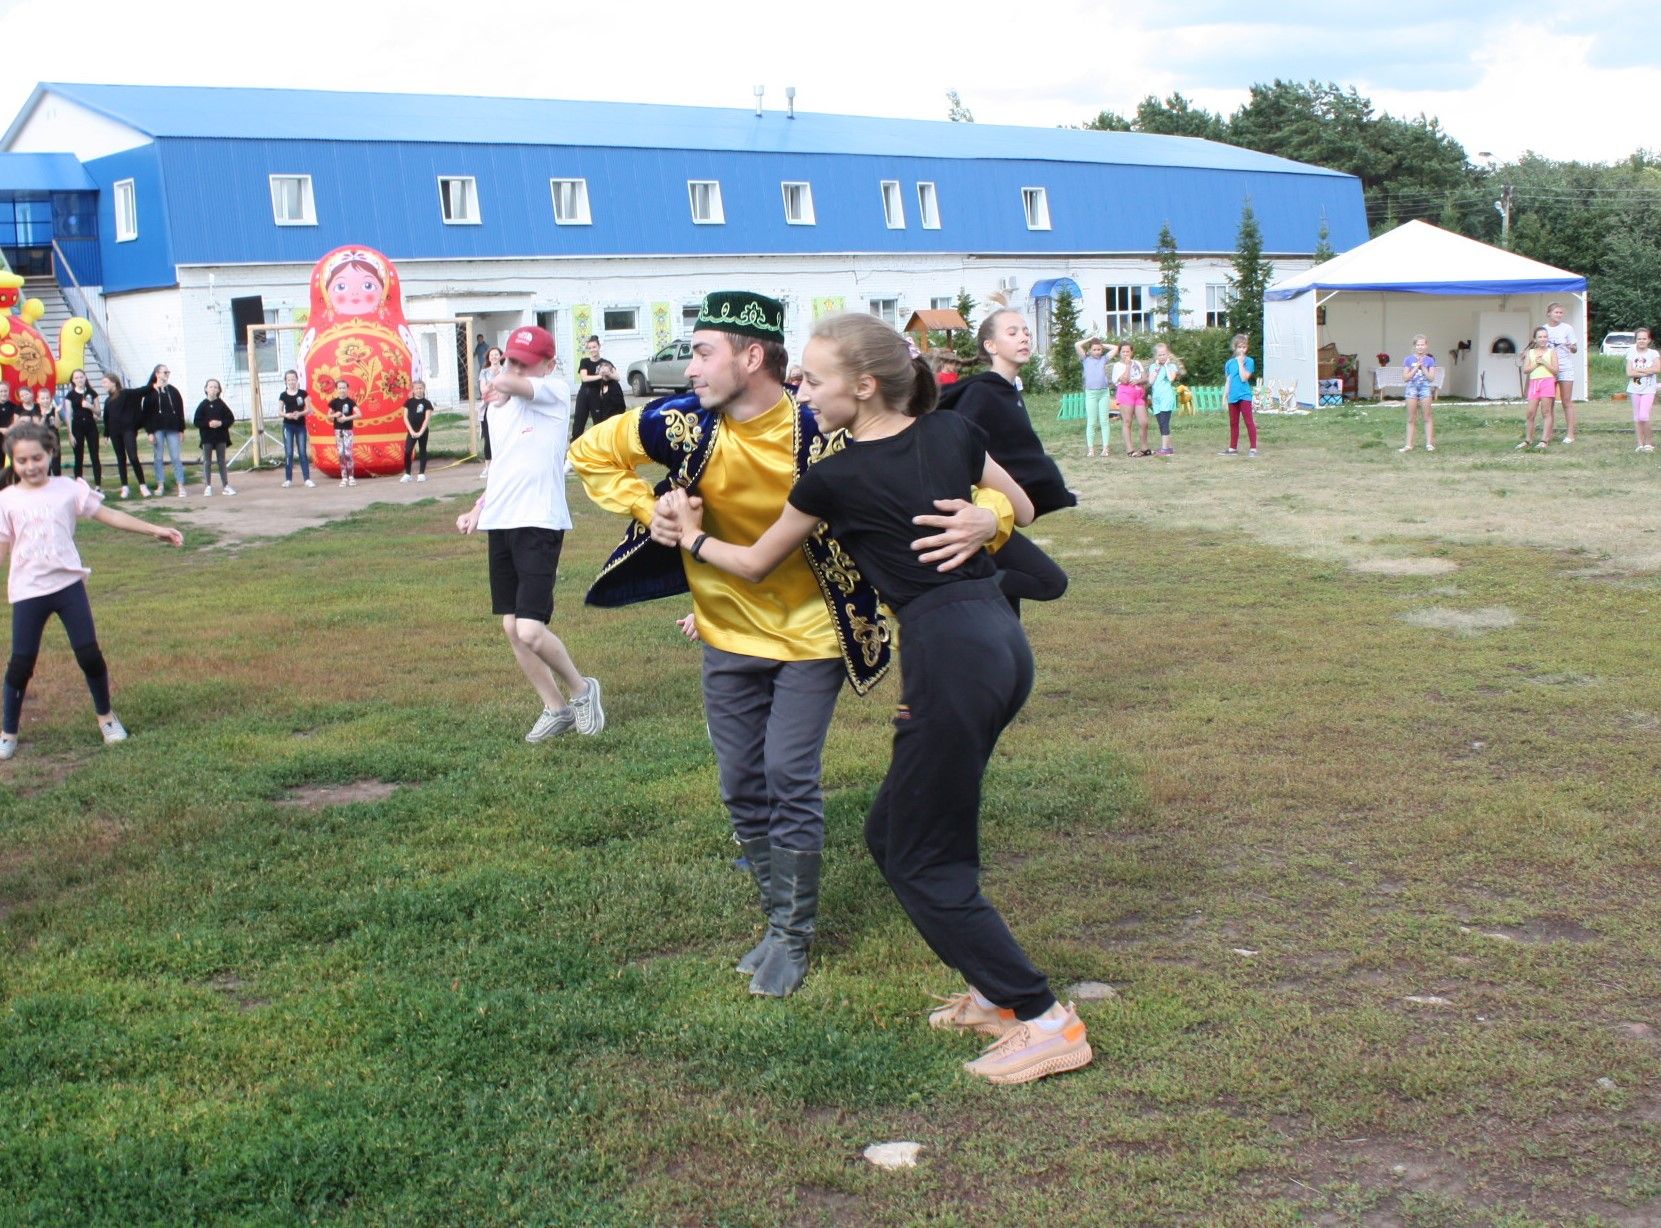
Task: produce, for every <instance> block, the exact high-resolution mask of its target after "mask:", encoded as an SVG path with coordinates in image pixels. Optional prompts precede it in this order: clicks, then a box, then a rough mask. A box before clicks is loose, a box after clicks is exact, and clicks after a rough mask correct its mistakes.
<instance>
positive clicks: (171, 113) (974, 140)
mask: <svg viewBox="0 0 1661 1228" xmlns="http://www.w3.org/2000/svg"><path fill="white" fill-rule="evenodd" d="M48 92H49V93H54V94H57V95H59V96H61V97H63V98H67V99H70V100H71V101H74V102H77V103H79V104H80V105H82V106H84V107H86V108H88V109H89V110H92V111H96V112H98V113H99V114H101V115H104V116H107V117H108V118H110V119H113V120H116V121H118V122H120V123H123V124H126V125H128V126H129V127H131V128H134V129H136V130H137V131H139V132H142V133H145V134H146V135H149V136H151V137H157V138H162V137H200V138H220V139H240V140H299V141H401V142H419V143H438V144H457V145H541V146H546V145H572V146H599V147H609V148H613V149H618V148H621V149H683V150H726V151H744V152H753V153H784V154H816V153H817V154H867V155H875V156H884V157H935V158H950V159H954V160H963V159H973V158H988V159H1004V160H1018V161H1023V162H1078V163H1093V164H1097V165H1119V166H1166V167H1191V168H1196V169H1207V170H1233V171H1258V172H1264V171H1268V172H1275V171H1279V172H1286V173H1291V174H1299V175H1319V176H1323V177H1325V176H1330V177H1335V178H1347V177H1348V176H1345V175H1343V174H1342V173H1341V172H1338V171H1331V170H1327V169H1325V168H1323V167H1316V166H1309V165H1307V164H1305V163H1302V162H1293V161H1290V160H1288V159H1286V158H1276V157H1272V156H1271V155H1269V154H1261V153H1257V152H1255V151H1253V150H1249V149H1239V148H1237V147H1235V146H1233V145H1224V144H1221V143H1218V142H1215V141H1203V140H1199V139H1198V138H1195V137H1180V136H1158V135H1154V134H1152V133H1146V132H1096V131H1089V130H1083V129H1073V128H1019V127H1009V126H1001V125H997V124H954V123H948V122H945V121H936V120H920V119H886V118H876V117H871V116H860V115H821V114H814V113H809V112H799V113H798V114H797V115H796V117H795V118H794V119H790V118H787V117H786V115H785V113H784V112H782V111H778V110H771V111H767V112H766V113H765V114H763V115H761V116H757V115H756V114H755V112H754V111H753V110H745V109H742V108H722V107H684V106H667V105H661V104H647V103H624V102H575V101H565V100H556V99H540V98H477V97H467V96H461V95H454V96H452V95H444V94H370V93H348V92H332V91H322V90H275V89H238V88H214V87H207V86H158V85H75V84H60V83H56V82H53V83H46V84H42V85H39V86H37V87H36V89H35V93H34V95H32V96H31V98H30V100H29V102H28V104H26V105H25V106H24V108H23V111H22V112H21V113H20V114H19V118H18V120H17V121H16V122H14V123H13V124H12V127H11V129H9V130H8V131H7V133H6V136H5V138H4V139H3V140H0V146H3V145H5V144H7V143H9V142H10V140H11V138H12V136H13V134H14V132H15V131H16V129H17V126H18V124H19V123H21V122H22V118H23V117H24V116H26V115H27V114H28V113H29V112H30V111H31V110H32V109H33V106H34V103H35V101H36V100H37V99H38V98H39V97H40V95H41V94H43V93H48Z"/></svg>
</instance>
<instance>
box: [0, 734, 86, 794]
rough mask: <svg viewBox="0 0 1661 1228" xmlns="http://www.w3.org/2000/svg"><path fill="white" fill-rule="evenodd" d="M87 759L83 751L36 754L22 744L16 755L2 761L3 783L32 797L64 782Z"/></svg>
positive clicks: (16, 791) (1, 782) (0, 781)
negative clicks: (80, 752)
mask: <svg viewBox="0 0 1661 1228" xmlns="http://www.w3.org/2000/svg"><path fill="white" fill-rule="evenodd" d="M86 760H87V756H86V755H84V754H76V753H68V754H61V755H34V754H29V753H28V751H27V750H26V749H25V748H23V747H21V746H20V747H19V748H18V752H17V758H15V759H12V760H11V761H9V762H7V763H0V786H4V787H6V788H9V789H11V790H12V791H13V792H15V793H16V794H17V795H18V796H19V797H33V796H34V795H35V794H37V793H44V792H45V791H46V790H47V789H50V788H51V787H52V786H53V785H56V784H61V783H62V782H64V781H65V780H68V779H69V777H70V776H71V775H72V774H73V773H74V772H75V770H76V769H77V768H79V767H80V766H81V765H82V764H83V763H85V762H86Z"/></svg>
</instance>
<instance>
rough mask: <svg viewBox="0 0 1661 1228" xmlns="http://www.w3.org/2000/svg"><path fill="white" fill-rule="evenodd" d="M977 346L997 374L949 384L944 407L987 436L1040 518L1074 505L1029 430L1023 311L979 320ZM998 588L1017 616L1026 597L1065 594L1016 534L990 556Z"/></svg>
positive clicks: (1060, 581)
mask: <svg viewBox="0 0 1661 1228" xmlns="http://www.w3.org/2000/svg"><path fill="white" fill-rule="evenodd" d="M975 344H976V347H977V348H978V349H979V350H980V352H981V353H982V354H983V355H984V356H985V357H986V358H987V359H989V360H990V362H991V364H992V369H991V370H990V371H983V372H981V373H980V374H979V375H974V376H971V377H970V378H968V379H966V380H960V381H958V382H957V383H955V384H948V385H947V386H946V387H945V388H943V389H941V391H940V408H941V409H954V410H956V411H957V412H958V413H960V414H962V415H963V416H964V417H965V418H967V419H969V421H971V422H973V423H974V424H975V425H976V426H978V427H980V429H981V430H982V431H983V432H985V434H986V454H987V455H988V456H990V457H991V458H992V459H993V460H995V461H997V462H998V464H1000V465H1002V466H1003V467H1004V469H1005V470H1007V471H1008V473H1009V476H1010V477H1012V478H1014V479H1015V481H1016V483H1017V484H1018V485H1019V486H1020V487H1021V489H1022V490H1024V491H1026V493H1027V497H1028V498H1030V499H1031V500H1032V504H1033V508H1034V510H1035V511H1036V512H1037V514H1038V515H1040V516H1042V515H1044V514H1045V513H1047V512H1053V511H1056V510H1057V509H1059V508H1063V507H1077V506H1078V496H1077V495H1075V494H1074V493H1073V492H1072V491H1070V490H1068V489H1067V482H1066V479H1065V478H1063V477H1062V476H1061V470H1060V468H1059V467H1058V466H1057V465H1056V463H1055V461H1054V460H1052V459H1051V458H1050V454H1049V453H1048V452H1046V451H1044V445H1043V444H1042V443H1040V442H1039V441H1038V433H1037V432H1036V431H1034V430H1033V429H1032V419H1031V418H1030V417H1029V416H1028V415H1027V404H1026V402H1025V401H1023V400H1022V399H1021V388H1020V385H1019V383H1018V382H1017V380H1018V377H1019V375H1020V371H1021V365H1022V364H1023V363H1025V362H1026V361H1027V359H1028V358H1030V357H1031V356H1032V333H1031V331H1030V330H1029V329H1028V328H1027V322H1026V320H1025V318H1024V317H1023V316H1022V315H1021V313H1020V312H1018V311H1011V310H1010V309H1008V308H1003V309H1001V310H998V311H994V312H993V313H992V314H991V315H989V316H987V317H986V319H984V320H982V321H981V325H980V329H979V331H977V332H976V334H975ZM992 561H993V562H995V563H996V564H997V565H998V587H999V588H1001V589H1002V590H1003V594H1004V596H1005V597H1007V598H1008V599H1009V604H1010V607H1011V608H1012V609H1013V610H1014V611H1015V613H1016V614H1017V615H1019V614H1020V612H1021V598H1023V597H1028V598H1031V599H1032V600H1033V601H1054V600H1055V599H1056V598H1057V597H1059V596H1061V595H1062V594H1063V593H1065V592H1066V591H1067V573H1066V572H1064V571H1062V570H1061V568H1060V567H1058V566H1056V563H1055V560H1054V559H1052V558H1050V556H1049V555H1047V554H1045V553H1044V552H1043V551H1042V550H1040V549H1039V548H1038V547H1037V546H1035V545H1033V544H1032V542H1031V540H1030V539H1028V538H1025V537H1022V536H1021V535H1020V534H1019V533H1013V534H1011V535H1010V538H1009V540H1008V541H1007V542H1005V543H1004V545H1003V548H1002V549H1000V550H999V551H998V552H997V554H995V555H993V556H992Z"/></svg>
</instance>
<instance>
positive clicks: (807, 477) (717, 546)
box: [659, 314, 1091, 1083]
mask: <svg viewBox="0 0 1661 1228" xmlns="http://www.w3.org/2000/svg"><path fill="white" fill-rule="evenodd" d="M802 367H803V376H802V384H801V388H800V390H799V392H798V393H797V399H798V400H799V401H800V402H801V403H802V404H805V405H807V406H809V407H810V408H811V409H812V410H813V413H814V415H815V417H816V418H817V419H818V421H819V425H820V429H821V430H824V431H826V432H827V433H828V432H831V431H834V430H839V429H846V431H847V435H848V441H847V443H846V445H845V446H843V447H842V448H841V450H840V451H832V452H830V453H829V455H826V456H825V457H824V458H823V459H821V460H820V461H818V462H817V463H816V464H814V465H813V466H812V467H811V468H809V469H808V471H807V472H806V473H804V474H803V475H802V476H801V477H800V478H799V479H798V480H797V482H796V485H795V487H794V488H793V489H792V490H791V492H790V497H789V503H788V504H787V505H786V507H785V509H784V511H783V512H782V513H781V514H780V516H779V518H778V520H777V521H775V522H774V524H773V526H772V527H771V528H769V529H768V530H767V531H766V532H765V533H763V534H762V536H761V538H760V540H758V541H757V542H756V543H755V544H754V545H751V546H740V545H736V544H731V543H728V542H721V541H717V540H715V539H714V538H712V537H711V536H710V535H709V534H707V533H705V532H703V530H702V527H701V526H702V520H703V515H702V506H701V504H700V503H699V502H698V501H697V500H696V499H695V498H692V497H689V496H688V495H687V493H686V491H684V490H675V491H672V492H671V493H670V494H669V495H666V496H665V497H664V501H663V502H662V503H661V504H660V505H659V506H660V509H661V510H662V511H663V513H664V514H665V516H667V517H668V518H669V519H670V520H672V521H673V522H675V524H676V525H677V527H678V530H679V535H680V543H681V546H682V547H683V548H684V549H686V550H688V551H690V552H691V555H692V559H693V565H697V564H699V563H702V564H706V565H709V566H714V567H718V568H720V569H721V570H723V571H727V572H731V573H732V574H734V575H737V576H740V577H742V578H744V579H746V580H750V581H757V580H760V579H761V578H762V577H764V576H766V575H767V574H768V573H769V572H771V571H772V570H773V569H774V568H775V567H777V566H778V565H779V564H780V563H781V562H783V561H784V560H785V559H786V558H788V557H789V556H791V555H792V554H794V553H795V552H796V551H797V550H799V549H800V548H801V546H802V543H803V542H805V541H806V540H807V539H808V537H809V536H811V535H812V534H813V532H814V531H815V530H816V529H817V528H818V526H819V524H820V522H821V521H824V522H827V523H828V524H829V526H830V531H831V532H832V533H833V534H834V535H835V537H836V539H837V541H838V542H839V543H840V544H841V545H842V546H843V548H845V549H846V550H847V552H848V554H850V555H851V556H852V558H853V562H854V564H855V565H856V566H857V567H858V568H859V570H860V571H861V572H863V573H864V574H865V576H866V577H867V578H869V579H870V580H871V581H872V582H873V583H874V584H875V585H876V587H877V590H878V592H880V593H881V594H882V596H883V598H884V600H885V601H886V602H887V603H888V604H889V606H890V607H892V608H893V609H894V611H895V613H896V615H897V616H898V618H899V621H900V625H901V627H902V628H903V629H904V636H903V638H902V640H901V650H902V662H903V663H902V671H901V672H902V679H903V681H902V683H901V695H900V700H901V702H900V709H899V714H898V715H897V716H896V717H895V721H894V726H895V731H896V732H895V736H894V755H893V760H892V762H891V763H890V764H889V768H888V774H887V776H886V777H885V778H884V780H883V782H882V787H881V788H880V789H879V790H878V791H877V796H876V800H875V801H874V802H873V803H872V805H871V811H870V814H869V815H868V816H867V818H866V821H865V842H866V846H867V847H868V848H869V849H870V850H871V855H872V857H874V858H875V859H876V862H877V866H878V868H879V869H881V871H882V873H883V877H884V878H886V879H887V880H888V884H889V886H890V887H892V888H893V890H894V894H895V895H896V896H897V897H898V898H899V901H900V904H901V906H902V907H903V908H904V909H905V911H906V914H907V915H908V916H909V917H910V918H911V921H912V923H913V924H914V925H915V926H916V927H917V930H918V932H919V933H921V934H922V936H923V938H924V940H925V941H926V942H927V943H928V944H929V946H930V948H932V949H933V951H934V953H935V954H936V955H938V956H939V957H940V959H941V960H942V961H944V962H945V963H946V964H947V965H949V966H950V967H952V968H954V969H956V970H957V971H958V972H960V973H961V974H962V975H963V976H964V978H965V979H966V980H967V981H968V983H969V987H968V989H967V990H966V991H964V992H963V993H960V994H956V995H953V996H952V997H950V998H948V999H946V1000H945V1005H944V1006H942V1007H941V1008H940V1009H938V1010H936V1011H935V1012H934V1013H933V1014H931V1015H930V1016H929V1023H930V1025H931V1026H932V1027H936V1028H942V1029H949V1030H959V1031H973V1032H980V1033H983V1034H987V1035H992V1036H996V1037H997V1038H998V1039H997V1040H996V1041H995V1042H994V1043H993V1044H992V1045H991V1046H990V1047H989V1048H988V1049H987V1050H986V1051H985V1053H983V1054H982V1055H981V1057H980V1058H978V1059H977V1060H975V1061H973V1062H969V1063H967V1064H966V1066H965V1069H966V1070H968V1072H969V1073H970V1074H972V1075H975V1076H977V1077H980V1078H984V1079H986V1080H988V1081H989V1082H993V1083H1026V1082H1030V1081H1031V1080H1033V1079H1039V1078H1042V1077H1044V1076H1045V1075H1050V1074H1058V1073H1060V1072H1062V1071H1065V1070H1076V1069H1078V1068H1079V1067H1081V1066H1084V1065H1086V1064H1087V1063H1088V1062H1089V1061H1090V1060H1091V1051H1090V1045H1089V1041H1088V1040H1087V1039H1086V1036H1085V1029H1084V1024H1083V1023H1082V1022H1081V1021H1080V1020H1079V1018H1078V1015H1077V1013H1076V1012H1075V1011H1074V1010H1073V1008H1072V1007H1071V1006H1065V1007H1064V1006H1062V1005H1061V1003H1059V1002H1057V1001H1056V999H1055V996H1054V994H1052V993H1051V992H1050V989H1049V983H1048V981H1047V980H1046V978H1045V977H1044V975H1043V974H1042V973H1041V972H1039V971H1038V970H1037V969H1035V968H1034V967H1033V966H1032V964H1031V962H1030V961H1029V960H1028V959H1027V956H1026V953H1025V952H1024V951H1022V949H1021V947H1020V945H1019V944H1018V943H1017V942H1016V941H1015V939H1014V937H1013V936H1012V935H1011V934H1010V932H1009V929H1008V927H1007V926H1006V925H1005V924H1004V921H1003V918H1002V917H1001V916H999V914H998V911H997V909H996V908H994V907H993V906H992V904H991V902H990V901H989V900H987V899H986V897H985V896H983V895H982V894H981V893H980V885H979V874H980V840H979V831H978V827H979V821H980V790H981V778H982V777H983V776H984V774H985V771H986V765H987V763H988V761H989V760H990V758H991V755H992V749H993V747H994V746H995V745H996V744H997V741H998V736H999V734H1001V733H1002V732H1003V729H1004V727H1005V726H1006V725H1008V724H1009V722H1010V721H1011V720H1013V719H1014V717H1015V714H1016V713H1017V712H1019V711H1020V709H1021V705H1022V704H1023V703H1024V702H1025V701H1026V697H1027V693H1028V692H1029V691H1030V690H1031V688H1032V677H1033V665H1032V652H1031V650H1030V649H1029V648H1028V646H1027V640H1026V636H1025V634H1024V633H1023V632H1022V630H1021V624H1020V622H1019V620H1018V619H1017V618H1016V617H1015V615H1014V613H1013V612H1012V611H1011V610H1010V608H1009V603H1008V602H1007V601H1006V600H1005V598H1004V595H1003V593H1002V591H1001V590H1000V588H999V586H998V581H997V579H996V577H995V571H996V569H995V567H994V565H993V563H992V560H991V558H990V557H989V556H987V555H985V554H979V555H976V556H974V557H973V558H971V559H970V560H969V561H968V562H966V563H965V564H963V565H962V566H961V567H958V568H956V569H954V570H947V571H940V570H937V569H936V568H934V567H931V566H930V565H928V564H926V563H923V562H922V561H921V560H920V559H919V558H918V556H917V555H916V554H915V553H914V552H913V550H912V548H911V543H912V541H914V540H915V539H916V536H917V526H916V521H915V518H916V517H917V516H920V515H932V514H934V513H935V512H936V510H937V509H936V506H935V504H936V501H937V500H946V499H968V498H969V497H970V495H971V493H972V492H971V487H972V486H975V485H985V486H991V487H994V488H996V489H998V490H1000V491H1002V492H1003V493H1004V494H1005V495H1006V496H1007V497H1008V498H1009V501H1010V502H1011V503H1012V504H1013V505H1014V506H1015V516H1016V520H1017V522H1018V523H1021V524H1027V523H1030V522H1031V520H1032V517H1033V503H1032V500H1031V499H1029V498H1028V497H1027V495H1026V494H1025V493H1024V492H1023V491H1022V489H1021V487H1020V486H1018V485H1017V484H1016V482H1015V480H1014V479H1013V478H1011V477H1010V475H1009V474H1008V473H1007V472H1005V470H1004V469H1003V468H1002V467H1001V466H1000V465H999V464H998V463H997V462H996V461H994V460H992V459H991V458H990V457H989V456H987V454H986V437H985V435H984V434H983V433H982V432H981V431H980V429H979V428H978V427H976V426H974V425H973V424H972V423H970V422H968V421H966V420H965V419H964V418H963V417H962V415H959V414H935V415H931V414H930V413H929V411H930V410H931V409H933V408H934V404H935V397H936V387H935V382H934V374H933V372H932V371H931V370H930V369H929V367H928V365H927V363H925V362H923V361H922V360H921V359H920V358H919V357H918V356H917V351H916V350H915V348H912V347H909V345H908V343H907V342H906V341H905V340H904V338H902V337H901V336H900V335H899V334H898V333H896V332H895V331H894V330H893V329H891V328H889V327H888V326H887V325H885V324H883V323H882V322H881V321H879V320H877V319H875V318H874V317H872V316H866V315H857V314H849V315H842V316H833V317H831V318H830V319H828V320H825V321H822V322H821V323H820V324H819V325H817V326H816V327H815V328H814V330H813V337H812V339H811V340H810V341H809V342H808V345H807V350H806V352H805V353H804V354H803V355H802ZM832 446H833V447H834V446H835V445H834V443H833V445H832ZM815 886H816V884H815ZM815 894H816V892H815Z"/></svg>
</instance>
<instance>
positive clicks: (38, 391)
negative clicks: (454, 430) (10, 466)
mask: <svg viewBox="0 0 1661 1228" xmlns="http://www.w3.org/2000/svg"><path fill="white" fill-rule="evenodd" d="M13 307H16V308H17V309H18V314H16V315H13V314H12V313H11V309H12V308H13ZM44 314H46V308H45V307H43V306H42V305H41V302H40V300H39V299H38V298H32V299H28V300H27V301H24V300H23V279H22V278H21V277H19V276H18V275H17V274H16V273H13V272H10V271H9V270H5V269H0V315H3V316H4V317H5V325H4V327H3V328H0V383H4V384H5V389H6V399H7V400H11V401H15V400H16V399H17V390H18V389H19V388H32V389H34V391H35V396H36V397H37V398H39V399H40V400H41V401H42V402H43V403H50V402H51V400H52V393H53V391H54V390H55V389H56V388H57V385H58V378H57V362H56V360H55V359H54V358H53V357H52V347H51V346H50V345H48V344H47V343H46V338H45V337H43V336H41V335H40V331H39V330H38V329H36V328H35V323H36V321H38V320H39V319H40V318H41V316H43V315H44ZM402 460H403V457H402V456H401V455H400V457H399V462H400V465H401V464H402Z"/></svg>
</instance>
